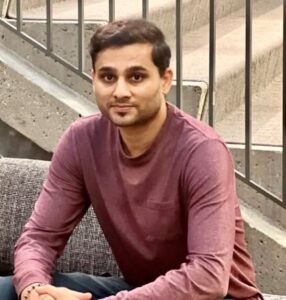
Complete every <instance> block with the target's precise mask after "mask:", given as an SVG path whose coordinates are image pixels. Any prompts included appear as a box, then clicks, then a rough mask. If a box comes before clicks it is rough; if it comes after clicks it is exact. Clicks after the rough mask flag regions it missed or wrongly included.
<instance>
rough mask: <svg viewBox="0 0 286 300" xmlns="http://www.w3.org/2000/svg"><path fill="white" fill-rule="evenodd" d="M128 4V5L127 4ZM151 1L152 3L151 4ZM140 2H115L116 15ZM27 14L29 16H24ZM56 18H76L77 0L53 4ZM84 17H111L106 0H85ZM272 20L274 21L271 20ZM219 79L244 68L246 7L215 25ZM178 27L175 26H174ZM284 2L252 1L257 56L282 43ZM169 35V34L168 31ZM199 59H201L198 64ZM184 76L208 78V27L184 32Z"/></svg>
mask: <svg viewBox="0 0 286 300" xmlns="http://www.w3.org/2000/svg"><path fill="white" fill-rule="evenodd" d="M124 3H125V4H124ZM151 3H152V6H151ZM172 3H173V1H172V0H158V1H151V2H150V10H152V9H155V8H159V7H162V6H164V7H166V6H168V5H171V4H172ZM141 5H142V4H141V1H128V2H127V1H126V0H119V1H117V2H116V8H117V9H116V18H121V17H124V16H125V17H126V16H127V15H129V16H130V15H132V13H133V12H134V13H135V12H137V13H138V11H139V12H141ZM25 14H27V15H25ZM28 14H29V16H30V17H36V18H40V17H41V14H42V17H45V10H43V8H35V9H31V10H27V11H25V13H24V14H23V16H24V17H27V16H28ZM53 17H54V18H55V19H64V18H69V19H72V18H77V5H76V1H73V0H68V1H64V2H57V3H55V4H54V5H53ZM85 18H86V19H93V20H107V19H108V5H107V2H106V1H97V2H96V3H95V2H94V0H86V1H85ZM270 21H271V22H270ZM216 28H217V29H216V36H217V45H216V49H217V52H216V78H217V81H219V80H220V78H222V77H224V76H229V74H230V73H235V72H239V71H241V69H242V68H243V67H244V61H245V9H244V8H243V9H239V10H237V11H235V12H233V13H232V14H230V15H228V16H226V17H223V18H221V19H219V20H218V21H217V25H216ZM174 30H175V28H174ZM282 30H283V1H282V0H272V1H269V0H260V1H256V2H254V4H253V56H254V58H255V57H256V56H258V55H260V54H261V53H263V52H265V51H266V50H268V49H271V47H277V46H278V45H282V37H283V32H282ZM167 36H168V34H167ZM168 42H169V43H170V44H171V47H172V52H173V56H172V61H171V66H172V68H173V69H174V71H175V72H174V74H175V77H176V59H175V58H176V57H175V41H174V40H168ZM198 62H200V63H199V64H198ZM182 69H183V70H182V72H183V78H184V79H186V80H202V81H206V82H208V80H209V78H208V77H209V73H208V72H209V26H208V25H205V26H202V27H200V28H199V29H197V30H194V31H189V32H187V33H185V34H184V35H183V68H182Z"/></svg>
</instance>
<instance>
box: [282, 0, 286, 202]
mask: <svg viewBox="0 0 286 300" xmlns="http://www.w3.org/2000/svg"><path fill="white" fill-rule="evenodd" d="M285 18H286V0H284V1H283V170H282V174H283V175H282V176H283V177H282V178H283V179H282V199H283V206H284V207H286V21H285Z"/></svg>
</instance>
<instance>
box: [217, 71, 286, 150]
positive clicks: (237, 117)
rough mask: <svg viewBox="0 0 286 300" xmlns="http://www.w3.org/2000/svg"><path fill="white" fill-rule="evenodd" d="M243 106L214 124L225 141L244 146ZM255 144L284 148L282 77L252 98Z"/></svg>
mask: <svg viewBox="0 0 286 300" xmlns="http://www.w3.org/2000/svg"><path fill="white" fill-rule="evenodd" d="M244 116H245V107H244V104H242V105H240V106H239V107H238V108H237V109H236V110H234V111H233V112H231V113H230V114H228V115H227V116H226V117H225V118H224V119H223V120H221V121H220V122H218V123H215V128H216V130H217V131H218V132H219V133H220V134H221V136H222V137H223V138H224V140H225V141H226V142H230V143H244V142H245V137H244V136H245V134H244V128H245V126H244ZM252 120H253V121H252V143H253V144H259V145H274V146H281V145H282V130H283V129H282V128H283V125H282V74H280V75H279V76H277V77H275V78H274V79H273V81H272V82H271V83H270V84H269V85H268V86H267V87H266V88H265V89H264V90H262V91H260V92H259V93H257V94H254V95H253V98H252Z"/></svg>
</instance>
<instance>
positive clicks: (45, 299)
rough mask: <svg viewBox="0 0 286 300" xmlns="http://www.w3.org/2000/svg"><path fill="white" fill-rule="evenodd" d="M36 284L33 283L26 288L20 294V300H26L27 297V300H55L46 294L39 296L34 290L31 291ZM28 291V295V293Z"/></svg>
mask: <svg viewBox="0 0 286 300" xmlns="http://www.w3.org/2000/svg"><path fill="white" fill-rule="evenodd" d="M36 285H37V283H33V284H31V285H29V286H27V287H26V288H25V289H24V290H23V291H22V293H21V300H26V298H25V297H28V298H27V299H28V300H55V299H54V298H53V297H52V296H49V295H47V294H42V295H41V296H39V294H38V293H36V292H35V289H33V288H32V287H33V286H36ZM28 291H30V293H28Z"/></svg>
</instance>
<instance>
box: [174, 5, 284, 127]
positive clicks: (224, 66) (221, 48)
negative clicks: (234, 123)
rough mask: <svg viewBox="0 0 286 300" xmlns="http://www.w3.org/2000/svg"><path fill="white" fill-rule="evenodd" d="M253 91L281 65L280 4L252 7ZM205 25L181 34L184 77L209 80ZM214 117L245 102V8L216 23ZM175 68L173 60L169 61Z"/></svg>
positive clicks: (217, 117)
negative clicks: (182, 36) (182, 37)
mask: <svg viewBox="0 0 286 300" xmlns="http://www.w3.org/2000/svg"><path fill="white" fill-rule="evenodd" d="M253 17H254V18H253V64H252V70H253V74H252V75H253V84H252V88H253V92H254V93H256V92H258V91H259V90H260V89H261V88H263V87H264V86H266V85H267V84H268V83H269V82H270V81H271V80H272V79H273V78H274V77H276V76H277V75H278V74H279V73H281V68H282V36H283V35H282V30H283V5H282V1H281V0H273V1H267V0H264V1H259V2H257V3H256V4H255V5H254V7H253ZM208 30H209V29H208V26H204V27H201V28H199V29H198V30H196V31H191V32H189V33H188V34H186V35H184V39H183V41H184V49H183V77H184V78H185V79H190V78H192V79H197V80H202V81H206V82H208V76H209V70H208V68H209V44H208ZM216 49H217V52H216V94H215V120H216V121H217V122H218V121H220V120H222V119H223V118H224V117H225V116H226V115H227V114H228V113H229V112H231V111H232V110H233V109H234V108H236V107H237V106H239V105H240V104H241V103H242V102H243V101H244V84H245V79H244V74H245V73H244V70H245V11H244V9H242V10H239V11H237V12H235V13H233V14H231V15H228V16H227V17H225V18H222V19H220V20H218V22H217V45H216ZM172 64H173V68H175V61H173V62H172Z"/></svg>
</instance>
